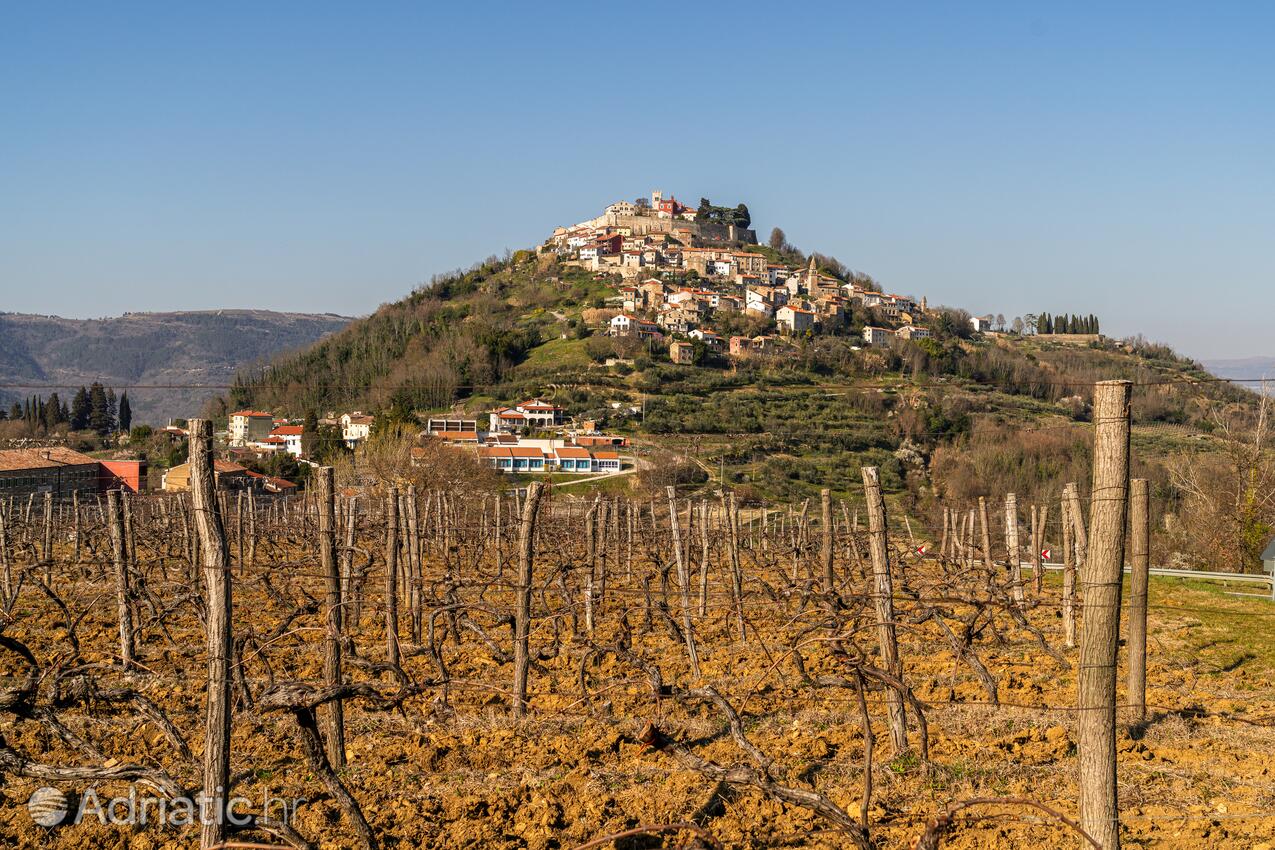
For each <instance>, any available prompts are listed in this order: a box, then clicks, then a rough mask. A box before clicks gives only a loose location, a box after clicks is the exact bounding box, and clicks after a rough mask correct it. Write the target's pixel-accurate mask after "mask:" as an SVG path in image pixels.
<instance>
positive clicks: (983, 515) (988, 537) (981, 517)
mask: <svg viewBox="0 0 1275 850" xmlns="http://www.w3.org/2000/svg"><path fill="white" fill-rule="evenodd" d="M978 521H979V523H981V528H980V530H981V531H982V535H983V537H982V540H983V566H984V567H986V568H987V571H988V572H989V573H991V572H993V571H994V570H995V569H996V561H995V559H993V558H992V529H991V526H990V525H989V524H988V520H987V499H986V497H984V496H979V497H978Z"/></svg>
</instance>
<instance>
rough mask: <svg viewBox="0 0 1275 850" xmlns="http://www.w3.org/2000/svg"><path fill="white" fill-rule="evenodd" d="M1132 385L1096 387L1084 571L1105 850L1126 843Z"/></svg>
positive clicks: (1086, 680)
mask: <svg viewBox="0 0 1275 850" xmlns="http://www.w3.org/2000/svg"><path fill="white" fill-rule="evenodd" d="M1131 388H1132V384H1130V383H1129V382H1128V381H1102V382H1100V383H1099V384H1097V385H1096V386H1095V387H1094V461H1093V493H1092V496H1091V500H1092V501H1091V503H1090V520H1089V528H1090V535H1091V540H1090V544H1091V548H1090V550H1089V552H1088V557H1087V560H1086V563H1085V568H1084V570H1083V571H1082V573H1081V584H1082V586H1083V587H1084V605H1085V623H1084V628H1083V629H1082V630H1081V633H1080V682H1079V691H1080V703H1079V706H1078V708H1079V711H1078V714H1079V718H1078V724H1079V735H1078V750H1079V755H1080V825H1081V826H1082V827H1083V828H1084V829H1085V831H1086V832H1088V833H1089V834H1090V835H1091V836H1093V837H1094V839H1096V840H1097V841H1098V843H1099V844H1101V845H1102V847H1103V848H1104V850H1117V848H1119V846H1120V812H1119V809H1118V805H1117V795H1116V653H1117V650H1118V645H1119V639H1120V595H1121V590H1122V588H1121V585H1122V580H1123V578H1124V554H1125V521H1126V519H1127V517H1128V506H1129V394H1130V390H1131Z"/></svg>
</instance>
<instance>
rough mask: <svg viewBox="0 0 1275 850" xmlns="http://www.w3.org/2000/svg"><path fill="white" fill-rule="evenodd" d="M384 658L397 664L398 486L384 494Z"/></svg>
mask: <svg viewBox="0 0 1275 850" xmlns="http://www.w3.org/2000/svg"><path fill="white" fill-rule="evenodd" d="M385 660H386V661H387V662H389V663H390V664H398V661H399V652H398V488H397V487H390V490H389V493H388V494H386V496H385Z"/></svg>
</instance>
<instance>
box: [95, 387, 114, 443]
mask: <svg viewBox="0 0 1275 850" xmlns="http://www.w3.org/2000/svg"><path fill="white" fill-rule="evenodd" d="M114 424H115V421H114V419H113V418H112V416H111V409H110V406H109V404H108V402H107V399H106V388H105V387H103V386H102V385H101V384H100V383H98V382H97V381H94V382H93V385H92V386H91V387H89V427H90V428H92V429H93V430H94V431H96V432H97V433H99V434H103V435H105V434H109V433H110V432H111V428H112V426H114Z"/></svg>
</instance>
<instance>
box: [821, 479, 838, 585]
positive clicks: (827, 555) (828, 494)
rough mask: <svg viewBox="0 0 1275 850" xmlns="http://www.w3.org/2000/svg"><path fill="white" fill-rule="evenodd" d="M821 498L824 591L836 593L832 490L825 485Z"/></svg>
mask: <svg viewBox="0 0 1275 850" xmlns="http://www.w3.org/2000/svg"><path fill="white" fill-rule="evenodd" d="M819 500H820V502H821V505H822V508H823V529H822V532H823V534H822V541H821V543H822V551H821V552H820V557H821V558H822V560H823V592H824V593H835V592H836V590H837V578H836V576H835V575H834V573H833V569H832V552H833V548H832V547H833V543H834V541H833V531H834V529H833V527H832V491H831V490H829V489H828V488H827V487H824V488H823V489H822V490H820V491H819Z"/></svg>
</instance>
